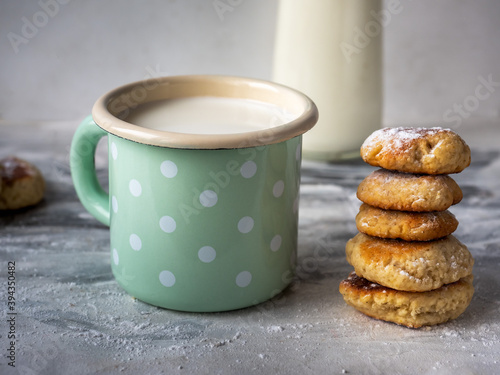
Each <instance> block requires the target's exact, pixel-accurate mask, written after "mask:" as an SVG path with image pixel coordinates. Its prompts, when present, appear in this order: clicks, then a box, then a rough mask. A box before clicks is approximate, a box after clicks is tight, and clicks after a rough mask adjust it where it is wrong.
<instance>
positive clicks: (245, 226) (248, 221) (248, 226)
mask: <svg viewBox="0 0 500 375" xmlns="http://www.w3.org/2000/svg"><path fill="white" fill-rule="evenodd" d="M253 224H254V221H253V219H252V218H251V217H250V216H245V217H242V218H241V219H240V221H238V230H239V231H240V232H241V233H248V232H250V231H251V230H252V229H253Z"/></svg>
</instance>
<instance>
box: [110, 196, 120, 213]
mask: <svg viewBox="0 0 500 375" xmlns="http://www.w3.org/2000/svg"><path fill="white" fill-rule="evenodd" d="M111 207H112V208H113V212H114V213H115V214H116V213H117V212H118V201H117V200H116V197H115V196H114V195H113V196H112V197H111Z"/></svg>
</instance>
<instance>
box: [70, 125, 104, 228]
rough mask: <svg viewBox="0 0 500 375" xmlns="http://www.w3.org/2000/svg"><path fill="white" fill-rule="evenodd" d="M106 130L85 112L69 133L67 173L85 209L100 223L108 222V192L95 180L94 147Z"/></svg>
mask: <svg viewBox="0 0 500 375" xmlns="http://www.w3.org/2000/svg"><path fill="white" fill-rule="evenodd" d="M107 134H108V133H107V132H106V131H104V130H103V129H101V128H100V127H99V126H97V124H96V123H95V122H94V120H93V119H92V116H87V117H86V118H85V119H84V120H83V121H82V123H81V124H80V126H79V127H78V129H77V130H76V132H75V135H74V136H73V141H72V142H71V151H70V168H71V177H72V178H73V184H74V185H75V190H76V193H77V195H78V198H79V199H80V201H81V202H82V204H83V206H84V207H85V209H86V210H87V211H88V212H89V213H90V214H91V215H92V216H94V217H95V218H96V219H97V220H99V221H100V222H101V223H103V224H104V225H107V226H109V220H110V212H109V194H108V193H107V192H106V191H104V189H103V188H102V186H101V185H100V184H99V181H98V180H97V174H96V170H95V160H94V156H95V151H96V148H97V143H98V142H99V140H100V139H101V138H102V137H104V136H105V135H107Z"/></svg>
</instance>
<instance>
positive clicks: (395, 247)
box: [346, 233, 474, 292]
mask: <svg viewBox="0 0 500 375" xmlns="http://www.w3.org/2000/svg"><path fill="white" fill-rule="evenodd" d="M346 257H347V261H348V262H349V264H351V265H352V266H353V267H354V270H355V271H356V273H357V274H358V275H359V276H361V277H364V278H365V279H368V280H370V281H372V282H375V283H377V284H380V285H383V286H386V287H388V288H392V289H397V290H404V291H409V292H426V291H429V290H432V289H437V288H439V287H441V286H442V285H444V284H449V283H452V282H455V281H457V280H459V279H461V278H462V277H465V276H468V275H470V274H471V273H472V266H473V265H474V259H473V258H472V255H471V254H470V252H469V250H468V249H467V246H465V245H464V244H462V243H461V242H460V241H459V240H457V239H456V238H455V237H454V236H453V235H449V236H447V237H444V238H442V239H439V240H435V241H419V242H408V241H403V240H392V239H384V238H377V237H372V236H367V235H366V234H363V233H358V234H357V235H356V236H355V237H354V238H351V239H350V240H349V241H348V242H347V244H346Z"/></svg>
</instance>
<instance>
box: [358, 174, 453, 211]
mask: <svg viewBox="0 0 500 375" xmlns="http://www.w3.org/2000/svg"><path fill="white" fill-rule="evenodd" d="M357 196H358V199H359V200H361V201H362V202H364V203H366V204H369V205H370V206H374V207H379V208H383V209H385V210H398V211H417V212H429V211H444V210H446V209H448V208H449V207H450V206H451V205H453V204H457V203H459V202H460V201H461V200H462V197H463V194H462V190H461V189H460V187H459V186H458V185H457V183H456V182H455V181H454V180H453V179H452V178H451V177H450V176H447V175H437V176H430V175H415V174H410V173H401V172H393V171H388V170H386V169H378V170H376V171H374V172H372V173H371V174H369V175H368V176H367V177H366V178H365V179H364V180H363V181H362V182H361V183H360V184H359V186H358V191H357Z"/></svg>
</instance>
